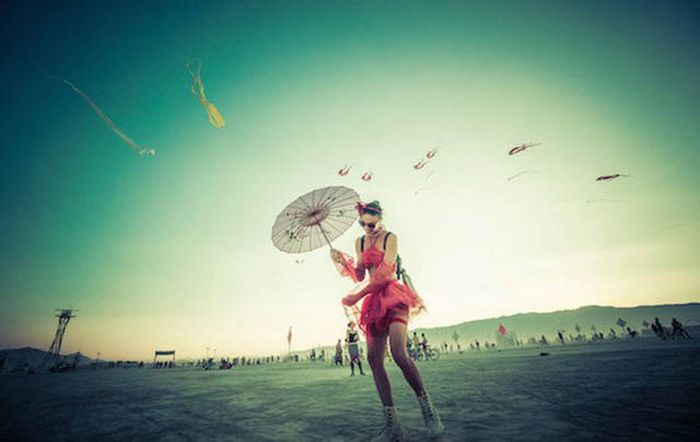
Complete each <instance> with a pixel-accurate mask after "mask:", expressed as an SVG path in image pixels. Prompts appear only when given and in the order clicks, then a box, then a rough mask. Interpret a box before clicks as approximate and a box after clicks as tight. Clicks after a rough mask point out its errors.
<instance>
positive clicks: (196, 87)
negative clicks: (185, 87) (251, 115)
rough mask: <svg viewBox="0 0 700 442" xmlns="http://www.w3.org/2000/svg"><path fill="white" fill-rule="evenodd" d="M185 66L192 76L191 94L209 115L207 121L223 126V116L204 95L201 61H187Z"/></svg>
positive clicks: (218, 127) (216, 126)
mask: <svg viewBox="0 0 700 442" xmlns="http://www.w3.org/2000/svg"><path fill="white" fill-rule="evenodd" d="M193 63H194V64H196V68H195V71H194V72H193V71H192V69H191V68H190V65H191V64H193ZM185 67H186V68H187V71H188V72H189V73H190V76H191V77H192V87H191V88H190V90H191V91H192V95H194V96H195V97H196V98H197V100H199V104H201V105H202V107H203V108H204V110H205V111H206V112H207V115H208V116H209V123H210V124H211V125H212V126H214V127H215V128H217V129H221V128H223V127H224V125H225V124H226V122H225V121H224V117H222V116H221V113H219V110H218V109H217V108H216V106H214V104H213V103H210V102H209V100H207V96H206V95H204V83H202V76H201V74H200V72H201V70H202V62H201V61H199V60H192V61H190V62H189V63H187V64H186V65H185Z"/></svg>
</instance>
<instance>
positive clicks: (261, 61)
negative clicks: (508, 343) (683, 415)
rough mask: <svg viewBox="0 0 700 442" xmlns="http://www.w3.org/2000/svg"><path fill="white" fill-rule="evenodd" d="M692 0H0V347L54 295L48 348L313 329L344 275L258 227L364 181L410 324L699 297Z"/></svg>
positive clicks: (181, 351)
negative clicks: (212, 114)
mask: <svg viewBox="0 0 700 442" xmlns="http://www.w3.org/2000/svg"><path fill="white" fill-rule="evenodd" d="M699 21H700V5H698V4H697V2H680V1H674V2H644V1H639V2H634V4H632V3H630V2H626V1H609V2H603V1H596V2H583V1H578V2H577V1H523V2H505V1H483V2H473V1H469V2H466V1H435V0H432V1H383V2H377V1H305V0H302V1H295V2H288V1H245V2H232V1H229V2H215V1H212V2H206V4H202V2H173V1H168V2H165V1H154V2H147V4H143V2H111V1H106V2H96V3H84V2H74V1H67V2H65V1H61V2H59V1H46V2H24V3H20V2H3V4H2V6H0V37H1V38H0V41H2V42H3V43H2V45H1V46H0V60H1V61H2V69H1V70H0V80H2V84H3V85H4V88H3V90H2V92H0V97H1V98H2V103H3V104H4V106H5V111H4V112H3V117H2V118H1V119H0V131H1V132H2V133H3V135H4V136H3V141H2V144H1V147H0V231H1V232H2V233H3V234H2V236H0V348H13V347H20V346H26V345H29V346H34V347H38V348H47V347H48V346H49V344H50V342H51V339H52V337H53V333H54V330H55V327H56V318H54V317H53V310H54V309H56V308H68V307H70V308H75V309H78V310H79V311H78V312H77V315H78V316H77V317H76V318H75V319H73V321H72V322H71V324H70V325H69V327H68V331H67V333H66V338H65V341H64V351H69V352H70V351H78V350H79V351H81V352H83V353H85V354H87V355H88V356H93V357H94V356H95V355H96V354H97V352H99V353H100V354H101V357H102V358H111V359H122V358H140V359H148V358H150V357H151V356H152V354H153V350H155V349H160V350H163V349H175V350H176V351H177V354H178V355H180V356H182V357H201V356H204V354H205V351H206V349H207V348H209V349H210V350H212V349H216V350H217V354H219V355H230V356H233V355H243V354H249V355H250V354H271V353H274V354H279V353H281V352H284V351H286V346H287V343H286V336H287V330H288V328H289V327H290V326H292V327H293V333H294V338H293V342H292V348H293V349H294V348H297V349H303V348H309V347H311V346H312V345H316V344H329V343H332V342H335V339H337V338H339V337H341V335H342V333H343V331H344V325H345V316H344V314H343V311H342V309H341V307H340V299H341V298H342V297H343V296H344V295H345V293H346V292H348V291H349V290H350V289H351V288H352V287H351V285H350V286H349V285H348V284H349V283H348V281H346V280H343V279H341V278H340V277H339V276H338V274H337V272H336V271H335V269H334V267H333V266H332V264H331V263H330V260H329V258H328V249H327V248H326V249H320V250H317V251H314V252H310V253H308V254H306V255H304V262H303V263H297V262H296V260H297V259H299V258H300V257H299V256H294V255H288V254H284V253H282V252H280V251H279V250H277V249H276V248H275V247H274V246H273V244H272V242H271V240H270V233H271V227H272V223H273V222H274V220H275V218H276V216H277V214H278V213H279V212H280V211H281V210H282V209H283V208H284V206H285V205H286V204H288V203H290V202H291V201H293V200H294V199H295V198H296V197H298V196H300V195H302V194H304V193H306V192H308V191H311V190H313V189H317V188H321V187H324V186H328V185H344V186H347V187H350V188H352V189H354V190H356V191H357V192H358V193H359V194H360V196H361V197H362V199H363V200H366V201H369V200H374V199H378V200H380V201H381V203H382V205H383V207H384V209H385V219H384V221H385V224H386V227H387V228H388V229H389V230H390V231H392V232H394V233H395V234H396V235H397V238H398V244H399V253H400V255H401V256H402V258H403V261H404V263H405V266H406V268H407V269H409V271H410V273H411V276H412V279H413V281H414V283H415V285H416V287H417V289H418V291H419V292H420V294H421V296H422V297H423V298H424V300H425V302H426V304H427V307H428V313H426V314H423V315H422V316H420V317H418V318H416V320H415V321H414V322H413V323H412V324H411V326H420V327H430V326H436V325H448V324H454V323H459V322H462V321H466V320H470V319H479V318H488V317H494V316H500V315H506V314H511V313H517V312H529V311H552V310H558V309H568V308H576V307H578V306H582V305H590V304H598V305H614V306H633V305H640V304H657V303H682V302H691V301H698V300H700V296H699V295H700V272H698V269H699V268H700V174H699V173H698V172H697V170H698V166H700V149H699V148H698V139H700V125H698V124H697V122H698V121H699V120H700V107H699V106H698V103H700V83H699V82H698V81H697V79H698V78H700V53H699V51H698V48H700V30H699V29H700V27H698V23H699ZM193 58H197V59H199V60H201V62H202V79H203V82H204V85H205V87H206V93H207V97H208V99H209V100H210V101H211V102H212V103H214V104H215V105H216V106H217V108H218V109H219V110H220V112H221V114H222V115H223V117H224V119H225V120H226V126H225V127H224V128H223V129H216V128H214V127H212V126H211V125H210V124H209V122H208V119H207V115H206V112H205V111H204V110H203V109H202V107H201V106H200V105H199V103H198V102H197V100H196V99H195V98H194V97H193V96H192V94H191V93H190V90H189V87H190V84H191V82H190V78H189V76H188V73H187V71H186V69H185V65H186V63H187V62H188V61H189V60H191V59H193ZM47 76H55V77H60V78H65V79H67V80H69V81H72V82H73V83H75V84H76V86H77V87H79V88H80V89H81V90H83V91H84V92H85V93H86V94H87V95H89V96H90V97H91V98H92V100H93V101H94V102H95V103H96V104H97V105H98V106H100V107H101V108H102V109H103V110H104V112H105V113H106V114H107V115H109V116H110V118H112V120H114V121H115V122H116V124H118V125H119V126H120V128H121V129H122V130H123V131H124V132H125V133H126V134H128V135H129V136H130V137H131V138H133V139H134V140H135V141H136V142H138V143H139V144H141V145H143V146H145V147H148V148H153V149H155V150H156V156H154V157H139V156H138V155H136V154H135V153H134V152H133V151H132V150H130V149H129V148H128V147H127V146H126V144H124V143H123V142H122V141H121V140H120V139H119V138H118V137H117V136H115V134H114V133H113V132H112V131H110V129H109V128H108V127H107V126H106V125H105V124H103V122H102V121H101V120H100V119H99V118H98V117H97V115H95V113H94V112H93V111H92V110H91V109H90V107H88V106H87V105H86V103H85V102H84V101H83V100H82V99H81V98H80V97H79V96H78V95H76V94H75V93H74V92H73V91H72V90H71V89H70V88H68V87H66V85H64V84H62V83H60V82H58V81H56V80H51V79H47V78H46V77H47ZM525 142H541V143H542V144H541V145H539V146H537V147H533V148H531V149H529V150H527V151H525V152H522V153H520V154H518V155H513V156H509V155H508V154H507V152H508V149H509V148H511V147H513V146H515V145H517V144H520V143H525ZM435 146H440V150H439V151H438V155H437V156H436V158H435V159H434V160H433V161H432V162H431V163H430V164H429V165H428V166H427V167H426V169H424V170H423V171H415V170H414V169H413V167H412V166H413V164H415V163H416V162H418V161H419V160H420V159H421V158H422V157H423V156H424V155H425V153H426V152H427V151H428V150H430V149H432V148H433V147H435ZM344 164H354V167H353V168H352V170H351V173H350V174H348V176H346V177H340V176H338V175H337V173H336V172H337V171H338V169H340V168H341V167H343V165H344ZM524 170H536V171H537V173H526V174H524V175H521V176H519V177H518V178H516V179H513V180H510V181H508V180H507V179H506V178H507V177H509V176H512V175H514V174H516V173H519V172H521V171H524ZM369 171H371V172H373V173H374V178H373V179H372V180H371V181H369V182H364V181H362V180H361V179H360V176H361V175H362V173H364V172H369ZM428 172H432V173H431V175H430V178H429V179H428V181H427V189H425V190H422V191H420V192H419V193H418V194H417V195H416V193H415V192H416V190H418V189H420V188H421V187H425V184H424V181H425V179H426V173H428ZM614 173H624V174H627V175H629V176H628V177H621V178H619V179H617V180H614V181H610V182H596V180H595V178H596V177H598V176H600V175H606V174H614ZM591 201H593V202H591ZM359 234H361V231H360V229H359V227H352V228H351V229H350V230H349V231H348V232H347V233H346V234H345V235H343V236H342V237H340V238H339V239H338V240H336V241H335V243H334V244H335V246H336V247H338V248H340V249H342V250H345V251H348V252H351V251H352V249H353V242H354V239H355V238H356V237H357V236H358V235H359Z"/></svg>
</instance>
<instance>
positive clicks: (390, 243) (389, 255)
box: [384, 233, 399, 265]
mask: <svg viewBox="0 0 700 442" xmlns="http://www.w3.org/2000/svg"><path fill="white" fill-rule="evenodd" d="M398 254H399V241H398V239H397V238H396V234H395V233H392V234H391V235H390V236H389V239H387V241H386V250H385V251H384V262H385V263H387V264H389V265H393V264H395V263H396V257H397V256H398Z"/></svg>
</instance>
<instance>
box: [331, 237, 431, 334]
mask: <svg viewBox="0 0 700 442" xmlns="http://www.w3.org/2000/svg"><path fill="white" fill-rule="evenodd" d="M387 236H388V235H387ZM385 244H386V240H385ZM363 248H364V241H363ZM346 258H349V257H347V256H346ZM352 264H353V263H352V258H349V259H346V261H345V265H344V266H343V267H344V268H343V269H342V270H341V268H339V270H341V274H343V275H344V276H349V277H350V278H351V279H353V280H354V281H362V280H363V279H364V273H365V269H372V272H371V276H370V280H369V283H365V284H362V285H359V286H357V287H356V288H355V290H353V294H356V293H360V292H364V293H367V294H366V295H365V297H364V298H363V302H362V308H361V309H360V310H358V309H357V308H356V307H354V306H353V307H354V308H351V311H352V312H353V314H354V315H355V316H356V317H357V322H358V325H359V327H360V330H362V331H363V332H364V334H365V336H367V337H368V338H369V337H371V336H372V335H378V334H381V333H384V332H385V331H386V330H388V328H389V324H391V323H392V322H402V323H404V324H407V323H408V320H409V319H410V318H412V317H414V316H415V315H417V314H418V313H420V312H421V311H422V310H424V309H425V305H424V303H423V300H422V299H421V298H420V296H418V294H417V293H416V292H415V291H413V290H412V289H411V288H410V287H409V286H407V285H405V284H404V283H402V282H400V281H399V280H398V279H397V275H396V264H395V263H394V264H387V263H386V262H384V252H383V251H381V250H379V249H377V248H375V247H373V246H370V247H368V248H367V249H365V250H363V251H362V264H363V266H362V267H359V268H357V269H352V267H351V266H352Z"/></svg>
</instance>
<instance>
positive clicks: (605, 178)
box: [595, 173, 629, 181]
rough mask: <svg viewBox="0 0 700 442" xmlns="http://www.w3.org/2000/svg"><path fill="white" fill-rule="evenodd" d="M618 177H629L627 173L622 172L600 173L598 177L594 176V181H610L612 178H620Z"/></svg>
mask: <svg viewBox="0 0 700 442" xmlns="http://www.w3.org/2000/svg"><path fill="white" fill-rule="evenodd" d="M620 177H625V178H627V177H629V175H625V174H623V173H615V174H612V175H601V176H599V177H598V178H596V179H595V180H596V181H612V180H614V179H616V178H620Z"/></svg>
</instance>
